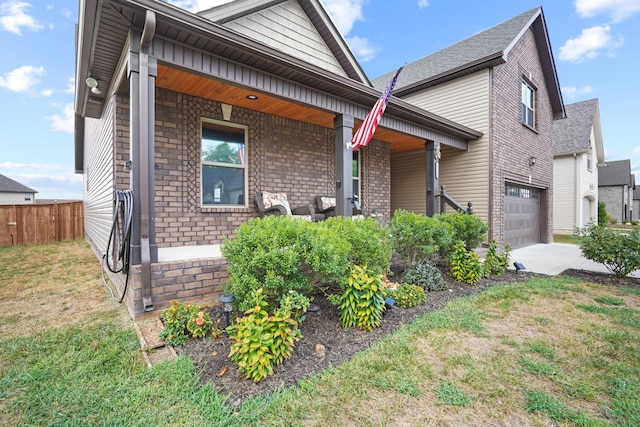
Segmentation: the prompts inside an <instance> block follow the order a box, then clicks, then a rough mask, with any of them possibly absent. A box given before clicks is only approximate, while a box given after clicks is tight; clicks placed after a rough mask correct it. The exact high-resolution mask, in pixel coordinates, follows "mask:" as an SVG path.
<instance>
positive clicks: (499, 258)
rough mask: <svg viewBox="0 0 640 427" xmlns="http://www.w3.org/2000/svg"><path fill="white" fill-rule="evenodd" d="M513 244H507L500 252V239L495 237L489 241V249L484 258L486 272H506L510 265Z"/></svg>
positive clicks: (499, 273)
mask: <svg viewBox="0 0 640 427" xmlns="http://www.w3.org/2000/svg"><path fill="white" fill-rule="evenodd" d="M510 254H511V246H510V245H506V246H505V248H504V251H503V252H502V253H498V241H497V240H496V239H493V240H492V241H491V243H489V250H488V251H487V255H486V256H485V258H484V269H485V272H486V274H498V275H501V274H504V273H505V272H506V271H507V266H508V265H509V255H510Z"/></svg>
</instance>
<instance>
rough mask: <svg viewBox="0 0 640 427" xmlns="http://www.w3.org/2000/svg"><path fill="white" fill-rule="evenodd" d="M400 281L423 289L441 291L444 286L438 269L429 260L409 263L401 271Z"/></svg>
mask: <svg viewBox="0 0 640 427" xmlns="http://www.w3.org/2000/svg"><path fill="white" fill-rule="evenodd" d="M401 280H402V283H411V284H414V285H418V286H420V287H422V288H423V289H424V290H425V291H441V290H442V289H444V287H445V283H444V279H443V278H442V273H441V272H440V269H439V268H438V267H436V265H435V264H434V263H433V262H431V261H424V262H420V263H413V264H409V266H407V268H406V269H405V270H404V272H403V273H402V279H401Z"/></svg>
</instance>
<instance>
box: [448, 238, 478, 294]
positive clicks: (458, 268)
mask: <svg viewBox="0 0 640 427" xmlns="http://www.w3.org/2000/svg"><path fill="white" fill-rule="evenodd" d="M449 265H450V267H451V277H453V278H454V279H455V280H457V281H459V282H464V283H468V284H470V285H476V284H477V283H478V280H480V279H481V278H482V277H484V276H485V271H484V266H483V264H482V262H481V261H480V257H479V256H478V254H477V253H475V252H474V251H468V250H467V249H466V248H465V246H464V243H463V242H462V241H458V242H457V243H456V244H455V245H454V246H453V254H452V255H451V258H450V260H449Z"/></svg>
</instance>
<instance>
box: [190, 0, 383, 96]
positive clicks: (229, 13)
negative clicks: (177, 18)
mask: <svg viewBox="0 0 640 427" xmlns="http://www.w3.org/2000/svg"><path fill="white" fill-rule="evenodd" d="M284 3H295V4H298V5H299V7H300V8H302V10H303V11H304V13H305V14H306V15H307V17H308V19H309V21H310V23H311V24H312V25H313V26H314V27H315V29H316V31H317V33H318V35H319V36H320V37H321V38H322V40H323V41H324V43H325V44H326V46H327V48H328V49H329V50H330V51H331V53H332V54H333V56H334V58H335V59H336V60H337V61H338V63H339V64H340V66H341V67H342V69H343V70H344V72H345V74H346V75H347V76H348V77H349V78H351V79H354V80H357V81H359V82H361V83H363V84H366V85H368V86H371V82H370V81H369V79H368V77H367V76H366V74H365V72H364V71H363V70H362V68H361V67H360V64H359V63H358V61H357V60H356V58H355V56H354V55H353V52H352V51H351V49H350V48H349V46H348V45H347V44H346V42H345V40H344V38H343V37H342V36H341V35H340V32H339V31H338V29H337V28H336V26H335V24H334V23H333V21H332V20H331V17H330V16H329V14H328V13H327V11H326V10H325V8H324V7H323V6H322V3H320V2H319V1H318V0H271V1H265V0H235V1H231V2H229V3H225V4H222V5H220V6H215V7H212V8H210V9H207V10H204V11H201V12H198V13H197V15H200V16H202V17H205V18H207V19H210V20H211V21H213V22H215V23H217V24H220V25H223V26H228V25H227V24H229V23H231V22H233V21H237V20H239V19H241V18H244V17H247V16H249V15H252V14H258V13H261V12H264V11H266V10H267V9H270V8H273V7H274V6H277V5H284ZM245 35H248V36H250V35H249V34H246V33H245ZM277 45H278V43H275V44H272V47H276V46H277ZM276 48H277V47H276ZM303 53H304V52H303Z"/></svg>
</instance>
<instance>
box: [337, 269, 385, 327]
mask: <svg viewBox="0 0 640 427" xmlns="http://www.w3.org/2000/svg"><path fill="white" fill-rule="evenodd" d="M381 281H382V276H381V275H369V273H368V272H367V268H366V267H360V266H358V265H356V266H354V267H353V271H352V273H351V276H349V279H348V283H347V286H346V288H345V290H344V292H343V293H342V295H340V297H339V298H338V301H339V303H338V309H339V311H340V323H342V326H344V327H345V328H349V327H353V326H355V327H357V328H358V329H361V330H363V331H370V330H372V329H374V328H376V327H378V326H380V322H381V321H382V312H383V311H384V296H383V293H382V287H381V286H380V283H381Z"/></svg>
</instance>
